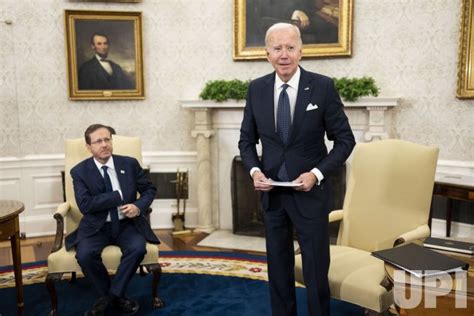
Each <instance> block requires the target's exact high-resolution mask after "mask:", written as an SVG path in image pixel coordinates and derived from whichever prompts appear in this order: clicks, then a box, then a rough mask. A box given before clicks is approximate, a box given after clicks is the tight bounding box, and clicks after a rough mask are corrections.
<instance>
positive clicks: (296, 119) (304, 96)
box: [288, 67, 313, 143]
mask: <svg viewBox="0 0 474 316" xmlns="http://www.w3.org/2000/svg"><path fill="white" fill-rule="evenodd" d="M300 69H301V77H300V82H299V86H298V94H297V96H296V104H295V112H294V114H293V122H292V124H291V128H290V131H289V137H288V142H289V143H291V142H292V141H293V140H294V138H295V137H296V135H297V134H298V131H299V129H300V128H301V125H302V123H303V119H304V114H305V112H306V107H307V106H308V104H309V100H311V95H312V94H313V86H312V84H311V77H310V76H308V73H307V72H306V71H305V70H304V69H303V68H301V67H300Z"/></svg>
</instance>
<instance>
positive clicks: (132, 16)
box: [65, 10, 145, 100]
mask: <svg viewBox="0 0 474 316" xmlns="http://www.w3.org/2000/svg"><path fill="white" fill-rule="evenodd" d="M65 22H66V50H67V54H66V55H67V69H68V83H69V99H70V100H129V99H144V98H145V89H144V82H143V50H142V14H141V12H122V11H121V12H116V11H79V10H66V11H65Z"/></svg>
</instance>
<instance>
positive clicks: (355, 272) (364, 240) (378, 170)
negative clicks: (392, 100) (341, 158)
mask: <svg viewBox="0 0 474 316" xmlns="http://www.w3.org/2000/svg"><path fill="white" fill-rule="evenodd" d="M437 158H438V149H437V148H434V147H427V146H422V145H417V144H413V143H410V142H406V141H401V140H382V141H377V142H373V143H358V144H357V145H356V147H355V150H354V154H353V159H352V165H351V170H350V173H349V178H348V184H347V191H346V195H345V200H344V206H343V209H342V210H337V211H333V212H331V213H330V215H329V220H330V222H332V221H337V220H340V221H341V222H340V227H339V234H338V238H337V244H336V245H331V247H330V249H331V265H330V268H329V284H330V289H331V296H332V297H334V298H337V299H339V300H342V301H346V302H350V303H353V304H357V305H360V306H362V307H364V308H366V309H368V310H369V311H371V312H377V313H381V312H383V311H385V310H387V309H388V308H389V307H390V306H391V305H392V304H393V293H392V289H391V286H390V284H389V282H388V280H387V278H386V276H385V270H384V262H383V261H382V260H379V259H377V258H375V257H373V256H371V252H372V251H375V250H380V249H386V248H391V247H393V246H394V245H397V244H400V243H403V242H407V241H412V240H415V239H419V238H423V237H428V236H429V235H430V229H429V227H428V217H429V209H430V203H431V196H432V192H433V185H434V177H435V171H436V162H437ZM302 271H303V269H302V263H301V255H297V256H296V268H295V274H296V280H297V281H298V282H301V283H304V281H303V272H302Z"/></svg>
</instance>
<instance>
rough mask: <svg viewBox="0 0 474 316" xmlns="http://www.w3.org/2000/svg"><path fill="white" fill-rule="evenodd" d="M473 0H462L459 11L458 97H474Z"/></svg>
mask: <svg viewBox="0 0 474 316" xmlns="http://www.w3.org/2000/svg"><path fill="white" fill-rule="evenodd" d="M473 3H474V0H463V2H462V12H461V36H460V42H459V61H458V87H457V93H456V96H457V97H458V98H460V99H474V64H473V63H474V35H473V32H474V25H473V20H472V18H473V10H474V8H473Z"/></svg>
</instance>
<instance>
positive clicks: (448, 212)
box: [446, 198, 454, 237]
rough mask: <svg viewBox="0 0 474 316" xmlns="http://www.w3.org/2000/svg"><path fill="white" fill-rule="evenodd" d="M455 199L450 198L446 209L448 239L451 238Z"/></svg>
mask: <svg viewBox="0 0 474 316" xmlns="http://www.w3.org/2000/svg"><path fill="white" fill-rule="evenodd" d="M453 203H454V201H453V199H450V198H448V201H447V207H446V237H450V236H451V221H452V216H453Z"/></svg>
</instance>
